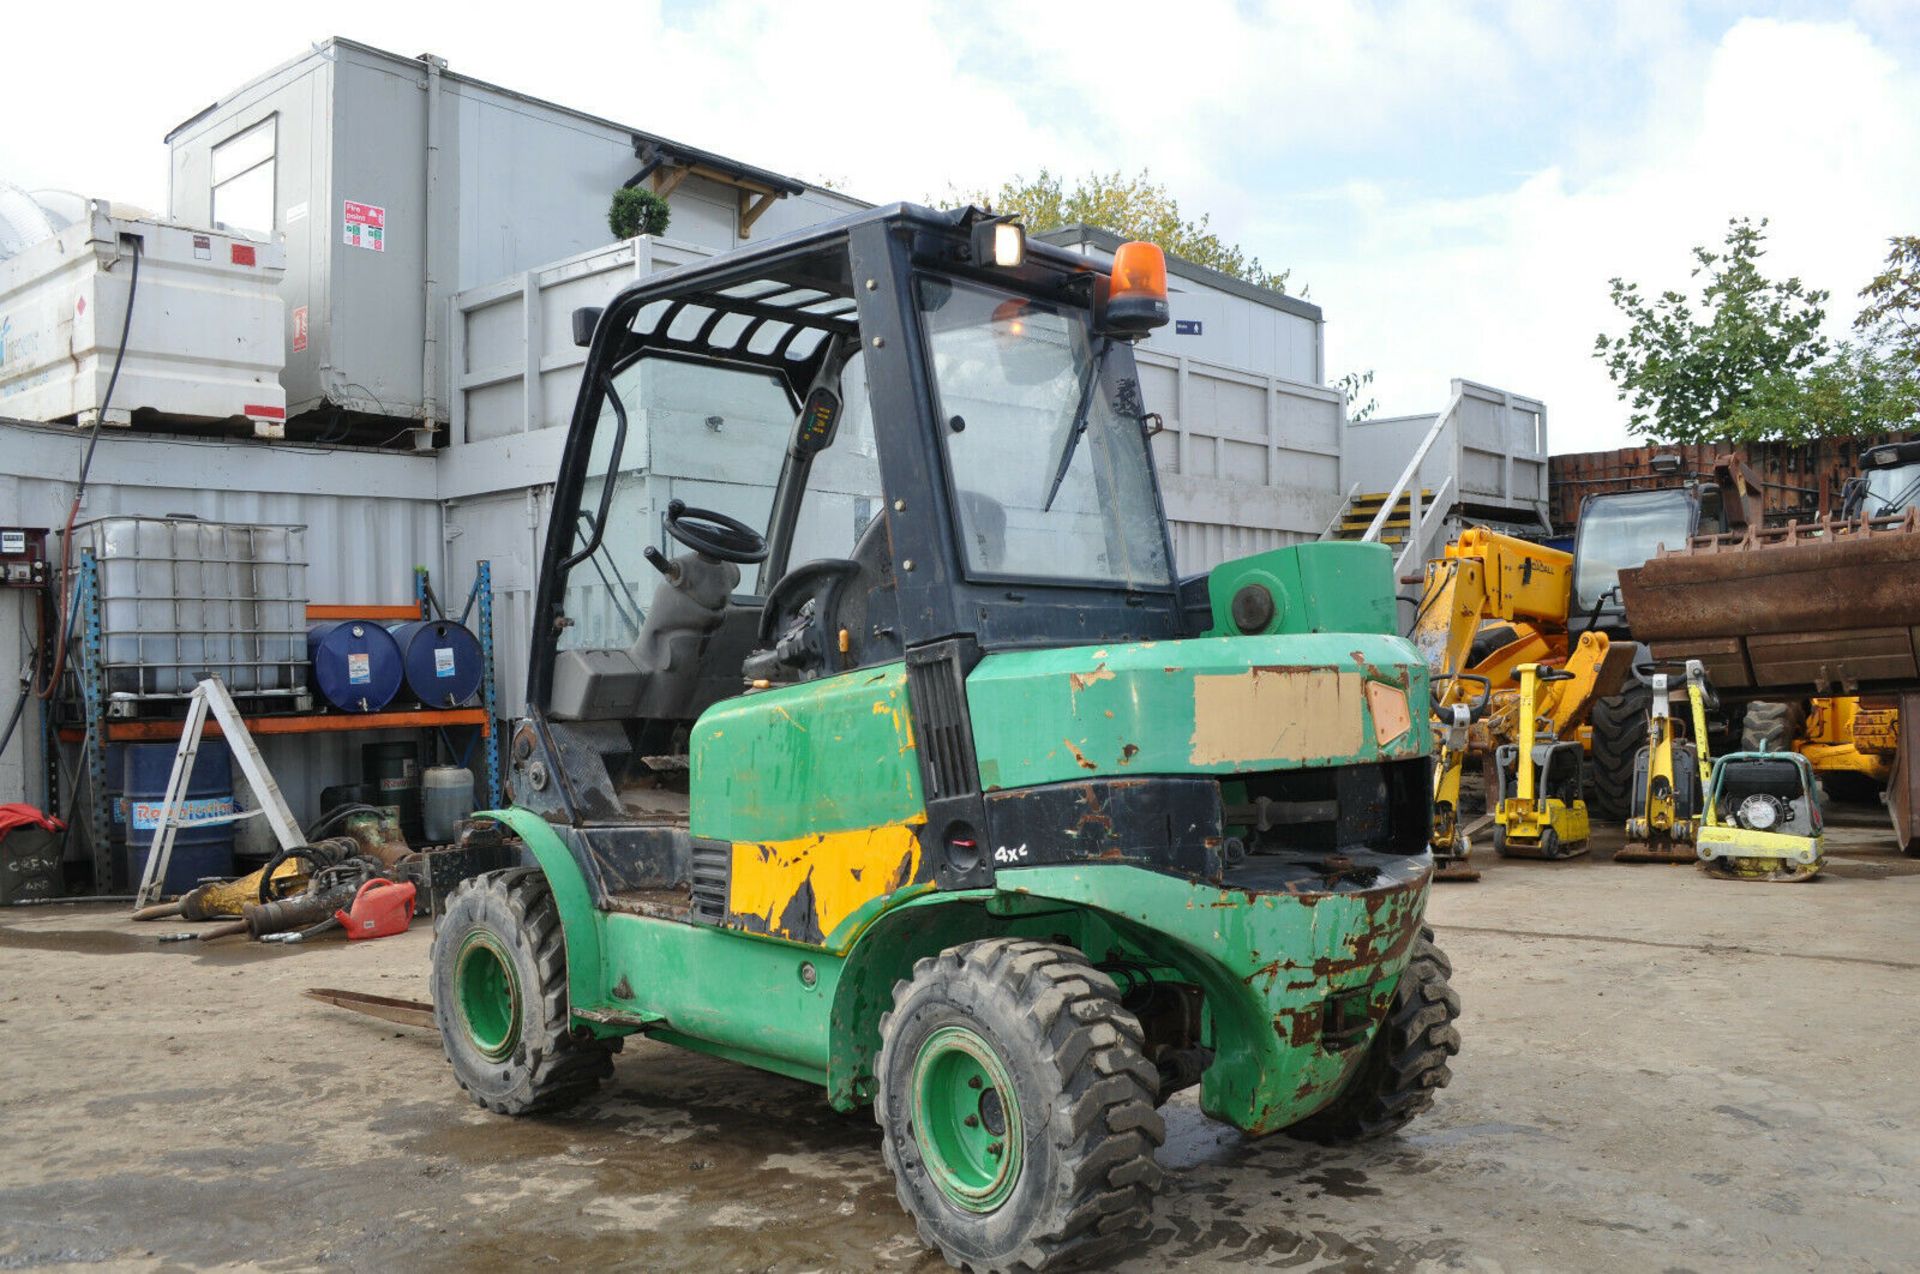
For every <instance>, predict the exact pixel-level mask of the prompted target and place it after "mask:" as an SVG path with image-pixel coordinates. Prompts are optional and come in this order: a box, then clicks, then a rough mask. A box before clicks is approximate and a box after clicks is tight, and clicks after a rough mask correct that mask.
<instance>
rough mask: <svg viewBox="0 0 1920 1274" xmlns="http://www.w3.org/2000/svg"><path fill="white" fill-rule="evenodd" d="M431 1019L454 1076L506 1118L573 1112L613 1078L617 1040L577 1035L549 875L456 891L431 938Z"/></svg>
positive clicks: (500, 876)
mask: <svg viewBox="0 0 1920 1274" xmlns="http://www.w3.org/2000/svg"><path fill="white" fill-rule="evenodd" d="M432 977H433V983H432V984H433V1016H434V1020H435V1021H436V1022H437V1023H438V1024H439V1026H440V1043H441V1047H442V1048H443V1049H444V1050H445V1051H446V1055H447V1060H448V1061H449V1062H451V1063H452V1064H453V1076H454V1078H455V1079H457V1080H458V1081H459V1082H460V1087H462V1088H464V1089H466V1090H467V1092H468V1093H469V1094H470V1095H471V1096H472V1097H473V1100H474V1104H476V1105H479V1106H484V1107H486V1108H487V1109H488V1110H491V1111H493V1112H495V1113H496V1114H501V1115H530V1114H535V1113H537V1112H542V1111H551V1110H558V1109H560V1108H562V1107H564V1106H570V1105H572V1104H573V1103H574V1102H577V1101H579V1100H580V1099H581V1098H582V1097H585V1096H587V1095H588V1094H589V1093H591V1092H593V1090H594V1089H596V1088H598V1087H599V1086H600V1083H601V1081H602V1080H604V1079H606V1078H607V1077H608V1076H609V1075H611V1074H613V1053H614V1051H615V1049H616V1047H617V1045H618V1041H609V1040H599V1039H594V1038H592V1037H591V1036H585V1035H576V1034H574V1032H573V1031H572V1029H571V1023H570V1022H569V1014H568V1009H567V950H566V942H565V939H564V935H563V934H562V933H561V929H560V913H559V910H558V908H556V907H555V906H554V902H553V894H552V892H551V891H550V890H549V889H548V887H547V878H546V877H545V876H544V875H543V874H541V873H540V872H539V871H538V870H537V869H534V868H529V867H516V868H512V869H509V870H507V871H495V872H488V873H486V874H485V875H482V876H476V877H474V878H473V879H472V880H469V881H467V882H466V883H465V884H463V885H461V886H460V888H459V889H457V890H455V891H454V894H453V898H452V900H451V901H450V902H449V903H448V905H447V910H446V914H444V915H443V916H441V918H440V924H439V927H438V930H437V931H436V932H435V934H434V937H433V974H432Z"/></svg>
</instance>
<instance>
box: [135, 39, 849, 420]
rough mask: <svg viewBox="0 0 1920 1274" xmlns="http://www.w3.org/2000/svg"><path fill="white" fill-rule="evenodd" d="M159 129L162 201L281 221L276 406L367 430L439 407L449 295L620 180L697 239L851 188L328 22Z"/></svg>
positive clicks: (573, 245) (558, 237) (191, 209)
mask: <svg viewBox="0 0 1920 1274" xmlns="http://www.w3.org/2000/svg"><path fill="white" fill-rule="evenodd" d="M167 143H168V145H169V146H170V147H171V149H172V159H171V170H170V173H169V184H168V206H169V210H170V212H171V215H172V216H174V217H176V218H178V219H181V220H184V221H188V222H191V223H193V224H200V225H226V226H233V227H241V228H244V229H246V230H247V231H249V232H250V233H252V234H254V235H256V236H259V237H261V238H265V239H271V238H273V237H274V236H284V237H285V243H286V260H287V271H286V276H285V279H284V280H283V282H282V284H281V295H282V297H283V299H284V301H285V305H286V315H287V317H286V341H287V363H286V368H285V370H284V372H283V373H282V382H283V384H284V385H285V388H286V394H287V410H288V417H289V419H290V420H293V421H297V420H299V418H301V417H303V416H304V417H309V418H315V417H316V415H317V420H310V421H309V423H310V425H311V424H313V423H324V424H325V425H327V426H332V425H334V424H335V423H338V422H339V420H340V418H342V417H344V419H345V423H352V422H355V421H359V422H363V423H364V424H365V425H366V426H367V428H366V429H364V430H363V432H362V433H361V434H359V435H356V436H357V437H359V438H360V439H361V440H366V441H377V440H378V437H377V434H378V430H379V428H380V427H381V426H382V425H385V426H386V428H387V429H388V432H389V433H390V432H391V430H392V429H393V428H396V427H404V422H406V421H413V422H418V423H421V424H427V423H432V422H444V421H446V419H447V416H448V389H447V386H448V358H447V342H446V334H445V332H444V330H443V328H444V325H445V322H446V313H447V303H448V300H449V298H451V297H452V296H453V295H454V294H455V293H457V292H459V291H460V290H462V289H464V288H471V287H474V286H476V285H479V284H483V283H487V282H490V281H492V280H495V279H499V278H501V277H503V276H506V275H510V274H514V273H517V272H520V271H524V270H528V269H531V268H533V267H535V266H538V265H541V264H543V263H545V262H549V261H553V260H555V259H557V258H561V257H565V256H568V255H570V254H572V253H577V252H581V251H584V250H587V249H591V248H598V247H601V246H603V245H604V244H605V243H606V242H607V241H608V239H610V238H611V237H612V235H611V232H610V231H609V230H608V226H607V209H608V205H609V203H610V202H611V200H612V197H613V193H614V192H615V191H616V190H618V189H620V188H621V187H622V186H627V185H643V186H645V187H646V188H648V189H651V190H653V191H654V192H655V193H657V194H661V195H663V196H665V197H666V199H667V201H668V204H669V206H670V207H671V209H672V222H671V225H670V233H671V234H672V236H673V237H674V238H675V239H679V240H683V241H686V242H691V243H695V244H698V245H700V246H702V247H706V248H709V249H712V250H715V251H723V250H725V249H728V248H731V247H733V246H735V245H736V244H738V243H740V242H743V241H745V240H746V239H748V238H750V237H762V236H769V235H777V234H782V233H785V232H786V231H789V230H796V229H799V228H800V227H802V226H806V225H811V224H813V223H815V222H818V221H823V220H826V219H829V218H832V217H837V216H841V215H844V214H845V213H848V212H852V211H856V210H858V209H860V208H862V207H865V206H866V205H865V204H864V203H862V202H861V201H859V200H855V199H850V198H847V197H846V196H844V195H839V194H836V193H834V192H832V191H829V190H823V189H820V188H818V187H814V186H810V185H808V184H806V183H805V182H801V181H797V180H795V179H793V178H791V177H786V176H782V175H780V174H778V173H772V172H768V171H766V170H764V169H760V168H755V167H752V166H750V165H747V164H743V163H740V162H739V161H737V160H733V159H728V158H726V157H724V156H720V155H715V154H713V153H711V152H708V151H703V150H699V149H697V148H694V147H691V146H684V145H681V144H680V143H678V142H673V141H669V140H668V139H666V138H663V137H659V136H656V135H654V134H652V133H648V132H645V131H643V130H640V129H637V128H633V127H630V126H628V125H625V124H619V123H615V122H613V121H611V120H607V119H602V118H600V117H598V116H594V115H589V114H587V113H585V112H582V111H577V110H573V109H571V108H569V107H565V106H560V105H557V104H555V103H552V102H545V101H541V100H539V99H537V98H534V97H530V96H528V95H526V94H524V93H517V92H514V91H513V90H511V89H505V88H501V87H499V86H497V85H493V84H488V83H484V82H482V81H480V80H476V79H473V78H470V77H468V76H465V75H461V74H459V73H457V72H455V71H452V70H449V69H448V68H447V65H446V63H445V61H444V60H443V59H440V58H436V57H433V56H431V55H422V56H420V57H415V58H409V57H402V56H399V55H397V54H393V53H388V52H384V51H382V50H380V49H376V48H372V47H370V46H368V45H364V44H359V43H356V42H354V41H352V40H344V39H339V38H334V39H330V40H326V41H323V42H322V43H320V44H317V45H315V46H314V47H313V48H312V49H310V50H309V51H308V52H306V53H304V54H302V55H301V56H299V57H297V58H294V59H293V60H292V61H290V62H286V63H284V64H283V65H281V66H278V67H276V68H274V69H273V70H271V71H268V72H267V73H266V74H264V75H261V76H259V77H257V78H255V79H253V80H251V81H249V82H248V83H246V84H245V85H243V86H242V87H240V88H239V89H236V90H235V91H233V92H231V93H228V94H226V95H225V96H223V97H221V98H220V99H219V100H218V101H216V102H215V103H214V104H213V105H211V106H209V107H207V108H206V109H205V110H203V111H201V112H200V113H199V114H197V115H195V116H193V118H191V119H189V120H186V121H185V122H183V123H181V124H179V125H178V126H176V127H175V128H174V129H173V131H172V132H170V133H168V134H167ZM369 418H381V419H379V420H371V419H369ZM388 422H399V423H397V424H393V423H388ZM293 432H295V433H296V434H298V433H300V432H301V431H300V430H298V429H296V430H294V431H293ZM308 432H311V430H309V431H308Z"/></svg>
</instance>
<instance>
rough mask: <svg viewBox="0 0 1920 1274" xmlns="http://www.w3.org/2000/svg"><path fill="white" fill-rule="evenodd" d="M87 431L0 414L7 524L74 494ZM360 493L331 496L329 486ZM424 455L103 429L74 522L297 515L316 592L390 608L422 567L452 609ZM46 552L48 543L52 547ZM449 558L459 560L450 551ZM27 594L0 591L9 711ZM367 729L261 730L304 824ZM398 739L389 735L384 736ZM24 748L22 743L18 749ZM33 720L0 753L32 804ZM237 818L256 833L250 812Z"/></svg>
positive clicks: (52, 520)
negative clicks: (5, 419) (279, 733)
mask: <svg viewBox="0 0 1920 1274" xmlns="http://www.w3.org/2000/svg"><path fill="white" fill-rule="evenodd" d="M84 437H85V436H84V435H83V434H81V433H78V432H76V431H74V430H72V429H67V428H57V427H32V426H22V425H16V424H9V423H0V455H4V456H6V458H7V470H8V471H7V472H6V473H4V474H0V510H6V512H5V513H4V514H0V519H4V520H5V521H7V522H8V523H9V524H10V525H24V526H46V527H56V528H57V527H60V526H63V525H65V523H66V518H67V509H68V507H69V505H70V504H71V503H72V500H73V480H74V476H75V475H76V474H77V472H78V469H79V462H80V455H81V452H82V450H83V444H84ZM344 491H360V492H364V493H365V494H358V495H341V494H329V493H331V492H344ZM433 493H434V461H433V459H432V457H430V456H419V457H416V456H411V455H404V454H374V453H369V452H365V451H345V450H335V451H326V450H322V449H318V448H302V447H289V448H283V447H278V446H262V445H258V444H246V443H221V442H213V441H209V440H199V439H194V440H186V439H174V438H166V437H161V436H157V435H150V434H136V433H122V432H118V431H115V430H107V431H105V432H104V433H103V434H102V436H101V439H100V444H99V448H98V450H97V452H96V454H95V456H94V463H93V471H92V474H91V475H90V478H89V482H88V485H87V495H86V503H85V505H84V507H83V508H82V510H81V513H80V520H81V521H86V520H90V519H93V518H101V517H109V516H113V515H117V514H144V515H149V516H163V515H167V514H178V513H184V514H191V515H194V516H196V517H200V518H205V519H207V520H209V521H222V522H267V523H290V524H300V525H304V526H305V527H306V528H307V534H306V544H307V556H308V559H309V560H308V567H307V580H308V588H309V592H310V593H311V600H313V601H322V602H326V601H337V602H381V603H401V602H406V601H409V600H410V599H411V598H412V597H413V568H414V566H416V565H421V566H426V567H427V568H428V569H429V570H430V571H431V572H432V573H433V576H434V578H435V579H436V581H438V584H437V587H438V588H439V590H440V591H441V592H442V593H443V594H447V595H451V596H449V598H448V601H449V604H450V605H453V604H457V601H458V598H459V597H461V596H464V595H465V591H466V589H467V587H468V586H469V585H470V584H471V582H472V569H471V564H470V560H467V561H466V564H464V565H456V566H455V567H453V574H454V577H453V578H452V579H445V578H443V568H442V548H443V545H444V541H443V539H442V537H441V511H440V506H439V504H438V502H437V501H436V500H435V499H434V498H433ZM49 552H57V550H55V549H53V547H52V545H51V544H50V545H49ZM454 560H455V562H456V563H460V562H462V561H463V559H461V558H458V557H456V558H455V559H454ZM29 601H30V595H29V594H27V593H23V592H14V591H0V675H3V676H4V677H5V678H6V682H7V689H6V693H5V694H4V695H3V696H0V700H3V701H4V706H0V712H5V711H10V710H11V709H12V706H13V704H12V690H13V685H14V684H15V683H14V680H13V677H14V670H15V669H17V668H20V667H21V666H22V665H23V663H24V661H25V659H26V658H27V641H26V640H25V637H26V633H27V632H28V630H29V629H30V625H31V623H32V619H31V612H30V609H29ZM379 737H382V736H377V735H371V734H353V735H342V734H316V735H303V736H298V737H292V738H289V737H280V738H263V739H262V740H261V745H262V746H261V752H262V755H263V756H265V758H266V761H267V764H268V765H269V766H270V767H271V768H272V770H273V772H274V775H275V778H276V779H277V781H278V782H279V783H280V785H281V788H282V790H283V791H285V793H286V795H287V799H288V803H289V804H290V805H292V807H293V812H294V814H295V815H296V816H298V817H300V818H301V819H302V820H305V819H309V818H312V817H314V816H315V815H317V814H318V813H319V808H318V805H319V792H320V789H321V788H322V787H325V786H328V785H330V784H333V783H339V782H346V781H350V780H357V779H358V778H359V747H360V744H361V743H363V742H365V741H367V740H368V739H373V738H379ZM386 737H395V736H386ZM23 744H24V746H23ZM39 744H40V728H39V722H38V720H37V719H36V718H35V716H34V713H33V711H32V710H31V709H30V710H29V711H28V713H27V717H26V719H25V720H24V721H23V723H22V728H21V737H20V738H18V739H16V741H15V743H14V744H13V746H12V747H10V748H9V749H8V751H7V753H6V755H5V756H4V757H0V801H11V800H21V799H26V800H31V801H36V802H37V801H38V800H39V799H40V795H41V783H40V775H41V773H42V768H41V767H42V765H43V762H42V761H41V752H40V746H39ZM241 827H242V828H243V829H245V834H247V835H250V836H264V835H266V834H267V833H266V829H265V828H264V827H263V826H261V825H260V824H259V823H258V821H257V820H256V821H255V822H254V823H244V824H241Z"/></svg>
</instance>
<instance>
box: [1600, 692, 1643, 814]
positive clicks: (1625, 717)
mask: <svg viewBox="0 0 1920 1274" xmlns="http://www.w3.org/2000/svg"><path fill="white" fill-rule="evenodd" d="M1652 702H1653V690H1652V689H1651V688H1650V687H1649V686H1646V685H1645V684H1643V683H1640V682H1634V683H1632V684H1630V685H1628V686H1627V687H1626V688H1625V689H1623V690H1622V691H1621V692H1620V693H1619V694H1617V695H1610V696H1608V697H1607V698H1605V699H1596V700H1594V702H1593V708H1592V711H1590V712H1589V713H1588V715H1587V720H1588V722H1589V724H1591V725H1592V726H1593V752H1592V755H1590V756H1589V757H1588V758H1587V781H1586V792H1587V809H1588V811H1589V812H1590V813H1591V814H1592V815H1593V817H1594V819H1595V821H1597V822H1601V823H1621V822H1625V821H1626V818H1627V815H1628V814H1629V813H1631V812H1632V806H1633V759H1634V757H1635V756H1637V755H1638V754H1639V752H1640V749H1641V748H1642V747H1644V746H1645V745H1646V742H1647V708H1648V706H1649V705H1650V704H1651V703H1652Z"/></svg>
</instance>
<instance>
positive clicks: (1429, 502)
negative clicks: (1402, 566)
mask: <svg viewBox="0 0 1920 1274" xmlns="http://www.w3.org/2000/svg"><path fill="white" fill-rule="evenodd" d="M1389 498H1390V493H1388V492H1386V491H1361V492H1355V493H1354V494H1353V495H1350V496H1349V497H1348V498H1347V506H1346V508H1344V509H1342V510H1341V511H1340V516H1339V517H1338V518H1336V519H1335V520H1334V524H1333V526H1332V528H1331V531H1332V534H1330V535H1329V536H1328V537H1327V538H1328V539H1334V540H1364V539H1368V538H1372V539H1377V540H1378V541H1379V542H1380V543H1382V544H1404V543H1406V542H1407V529H1408V527H1409V526H1411V525H1412V521H1413V496H1412V494H1411V493H1409V492H1402V493H1401V494H1400V497H1399V499H1397V500H1395V501H1394V503H1393V508H1392V511H1391V512H1389V513H1388V514H1387V517H1386V520H1385V521H1382V522H1380V533H1379V534H1378V535H1376V536H1371V537H1369V536H1368V534H1367V532H1368V530H1369V529H1370V528H1371V527H1372V526H1373V524H1374V522H1375V521H1377V520H1379V518H1380V511H1381V510H1382V509H1384V508H1386V507H1387V500H1388V499H1389ZM1420 503H1421V504H1422V505H1424V506H1425V507H1427V508H1429V509H1430V508H1432V507H1433V488H1431V487H1423V488H1422V489H1421V491H1420Z"/></svg>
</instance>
